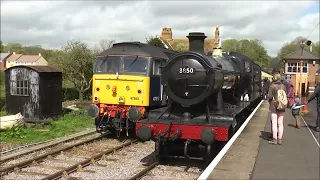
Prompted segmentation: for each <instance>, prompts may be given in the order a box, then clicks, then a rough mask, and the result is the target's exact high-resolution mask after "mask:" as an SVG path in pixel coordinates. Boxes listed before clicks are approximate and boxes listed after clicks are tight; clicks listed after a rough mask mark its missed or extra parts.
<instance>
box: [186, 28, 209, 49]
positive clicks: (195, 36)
mask: <svg viewBox="0 0 320 180" xmlns="http://www.w3.org/2000/svg"><path fill="white" fill-rule="evenodd" d="M187 38H188V39H189V51H196V52H199V53H202V54H204V39H205V38H207V36H206V35H205V34H204V33H202V32H191V33H189V36H187Z"/></svg>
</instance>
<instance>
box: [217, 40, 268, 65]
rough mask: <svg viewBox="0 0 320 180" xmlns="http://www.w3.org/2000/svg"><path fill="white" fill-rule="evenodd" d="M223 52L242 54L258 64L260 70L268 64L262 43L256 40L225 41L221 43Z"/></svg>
mask: <svg viewBox="0 0 320 180" xmlns="http://www.w3.org/2000/svg"><path fill="white" fill-rule="evenodd" d="M222 49H223V50H224V51H234V52H239V53H242V54H244V55H246V56H248V57H249V58H250V59H252V60H253V61H254V62H255V63H257V64H259V65H260V66H261V67H262V68H266V67H267V66H268V64H269V56H268V52H267V50H266V49H265V48H264V46H263V43H262V42H261V41H260V40H258V39H253V40H249V39H242V40H236V39H227V40H224V41H223V43H222Z"/></svg>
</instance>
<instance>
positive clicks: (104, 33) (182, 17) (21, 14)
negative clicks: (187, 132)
mask: <svg viewBox="0 0 320 180" xmlns="http://www.w3.org/2000/svg"><path fill="white" fill-rule="evenodd" d="M315 7H317V8H315ZM319 21H320V20H319V3H317V2H315V1H292V2H290V1H278V2H276V1H214V2H213V1H183V2H182V1H173V2H172V1H170V2H169V1H121V2H120V1H71V2H64V1H43V2H41V1H34V2H33V1H20V2H19V1H1V39H2V41H3V42H4V43H8V42H20V43H22V44H24V45H42V46H43V47H45V48H60V47H61V45H62V44H65V43H66V41H68V40H71V39H80V40H82V41H84V42H86V43H89V44H90V45H93V44H95V43H97V42H98V41H99V40H100V39H116V41H117V42H121V41H130V40H134V41H142V42H144V41H145V38H146V37H150V36H154V35H160V33H161V29H162V28H163V27H171V28H172V29H173V36H174V37H175V38H183V37H185V36H186V35H188V33H189V32H191V31H202V32H204V33H206V35H207V36H208V37H209V38H212V37H213V34H214V28H215V26H216V25H220V27H221V33H220V34H221V35H222V38H223V39H228V38H236V39H245V38H250V39H260V40H262V42H263V43H264V45H265V47H266V49H267V50H268V53H269V55H271V56H275V55H276V53H277V52H278V50H279V49H280V48H281V46H282V44H283V43H285V42H287V41H291V40H293V39H295V38H296V37H297V36H307V35H308V34H309V33H310V32H311V30H312V29H313V28H314V27H315V25H316V24H317V23H318V22H319ZM309 39H311V40H313V41H318V40H319V26H318V27H317V28H316V29H315V30H314V31H313V33H312V34H311V35H310V36H309Z"/></svg>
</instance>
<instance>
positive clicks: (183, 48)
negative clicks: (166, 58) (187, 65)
mask: <svg viewBox="0 0 320 180" xmlns="http://www.w3.org/2000/svg"><path fill="white" fill-rule="evenodd" d="M174 50H175V51H178V52H183V51H188V50H189V49H188V46H187V45H186V44H185V43H179V44H177V45H176V47H175V48H174Z"/></svg>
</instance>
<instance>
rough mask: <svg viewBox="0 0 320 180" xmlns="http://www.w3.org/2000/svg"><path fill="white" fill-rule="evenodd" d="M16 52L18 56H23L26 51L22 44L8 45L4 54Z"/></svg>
mask: <svg viewBox="0 0 320 180" xmlns="http://www.w3.org/2000/svg"><path fill="white" fill-rule="evenodd" d="M8 51H10V52H16V53H17V54H23V53H24V49H23V46H22V44H20V43H8V44H7V45H6V46H5V47H4V52H8Z"/></svg>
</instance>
